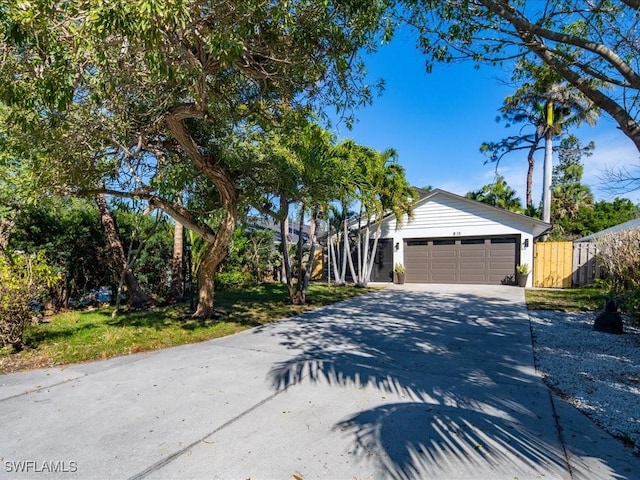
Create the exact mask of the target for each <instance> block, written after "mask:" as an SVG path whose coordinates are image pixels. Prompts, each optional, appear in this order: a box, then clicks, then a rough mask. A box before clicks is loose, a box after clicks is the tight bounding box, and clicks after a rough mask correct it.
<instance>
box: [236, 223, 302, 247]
mask: <svg viewBox="0 0 640 480" xmlns="http://www.w3.org/2000/svg"><path fill="white" fill-rule="evenodd" d="M299 226H300V225H299V223H298V222H294V221H291V220H289V233H288V240H289V243H293V244H297V243H298V239H299V238H300V230H299V228H298V227H299ZM248 229H249V230H271V231H272V232H273V233H274V234H275V237H274V241H275V243H276V245H279V244H280V243H281V242H282V238H281V236H280V224H279V223H276V222H274V221H273V220H272V219H270V218H265V217H255V218H253V219H252V222H251V223H250V226H249V227H248ZM302 240H303V241H304V243H307V242H308V241H309V225H304V226H303V227H302Z"/></svg>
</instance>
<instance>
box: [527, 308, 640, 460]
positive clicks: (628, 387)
mask: <svg viewBox="0 0 640 480" xmlns="http://www.w3.org/2000/svg"><path fill="white" fill-rule="evenodd" d="M529 314H530V318H531V329H532V333H533V344H534V353H535V359H536V367H537V369H538V371H539V373H540V374H541V375H542V376H543V378H544V380H545V382H546V383H547V384H548V385H549V386H550V387H551V388H553V389H554V390H555V391H557V392H558V394H559V395H561V396H562V397H563V398H565V399H566V400H568V401H569V402H570V403H572V404H573V405H574V406H575V407H577V408H578V409H579V410H581V411H582V412H584V413H585V414H586V415H588V416H589V417H591V418H592V419H593V420H594V422H596V423H597V424H598V425H600V426H601V427H602V428H603V429H605V430H606V431H608V432H609V433H611V434H612V435H614V436H615V437H617V438H619V439H620V440H622V441H623V442H625V443H626V444H627V445H631V444H633V445H634V448H635V450H636V451H638V452H640V328H638V326H634V325H632V324H631V322H630V321H629V319H627V318H625V319H624V331H625V333H624V334H623V335H613V334H609V333H600V332H594V331H593V321H594V319H595V317H596V315H597V313H595V312H588V313H564V312H553V311H546V310H536V311H530V312H529Z"/></svg>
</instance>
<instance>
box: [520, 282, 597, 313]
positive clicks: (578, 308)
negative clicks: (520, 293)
mask: <svg viewBox="0 0 640 480" xmlns="http://www.w3.org/2000/svg"><path fill="white" fill-rule="evenodd" d="M524 294H525V295H524V296H525V300H526V301H527V308H529V310H559V311H562V312H586V311H594V310H602V308H603V307H604V304H605V302H606V301H607V299H609V298H610V292H609V290H608V289H606V288H603V287H593V286H591V287H578V288H566V289H562V290H560V289H553V290H544V289H540V290H538V289H529V288H528V289H526V290H525V292H524Z"/></svg>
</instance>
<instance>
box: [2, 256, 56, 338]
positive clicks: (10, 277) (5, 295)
mask: <svg viewBox="0 0 640 480" xmlns="http://www.w3.org/2000/svg"><path fill="white" fill-rule="evenodd" d="M59 280H60V275H59V274H58V273H56V272H55V271H54V270H53V269H52V268H51V267H49V265H47V263H46V262H45V260H44V255H43V254H40V253H39V254H35V255H25V254H16V255H12V256H2V255H0V347H6V346H12V347H13V349H14V350H16V351H18V350H20V349H21V348H22V336H23V333H24V329H25V328H26V327H27V326H28V325H30V324H31V322H32V319H33V317H34V311H33V309H32V308H31V305H32V303H34V302H35V303H39V302H42V301H43V299H44V297H45V295H46V293H47V291H48V290H49V289H50V288H52V287H53V286H54V285H55V284H56V283H57V282H58V281H59Z"/></svg>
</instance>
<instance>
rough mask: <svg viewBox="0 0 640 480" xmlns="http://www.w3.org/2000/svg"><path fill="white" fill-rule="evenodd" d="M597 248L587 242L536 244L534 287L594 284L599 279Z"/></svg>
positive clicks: (566, 286)
mask: <svg viewBox="0 0 640 480" xmlns="http://www.w3.org/2000/svg"><path fill="white" fill-rule="evenodd" d="M597 253H598V251H597V247H596V245H595V244H593V243H590V242H576V243H573V242H537V243H536V244H535V250H534V253H533V286H534V287H547V288H569V287H571V286H584V285H589V284H591V283H593V281H594V279H596V278H598V277H599V276H600V268H599V267H598V264H597V262H596V255H597Z"/></svg>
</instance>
